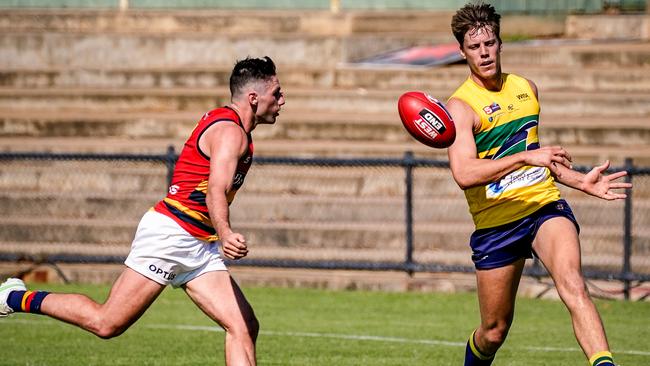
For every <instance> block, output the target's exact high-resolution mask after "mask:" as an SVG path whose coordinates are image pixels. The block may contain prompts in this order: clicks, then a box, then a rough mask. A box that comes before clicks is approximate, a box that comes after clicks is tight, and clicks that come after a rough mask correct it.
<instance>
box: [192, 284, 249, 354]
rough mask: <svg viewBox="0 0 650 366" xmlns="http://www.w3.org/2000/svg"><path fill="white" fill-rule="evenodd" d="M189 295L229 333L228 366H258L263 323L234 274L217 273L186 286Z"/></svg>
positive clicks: (227, 346)
mask: <svg viewBox="0 0 650 366" xmlns="http://www.w3.org/2000/svg"><path fill="white" fill-rule="evenodd" d="M185 292H187V294H188V295H189V296H190V298H192V301H194V303H196V304H197V305H198V307H199V308H201V310H203V312H204V313H205V314H207V315H208V316H209V317H210V318H212V319H213V320H214V321H216V322H217V323H218V324H219V325H221V327H223V329H224V330H225V331H226V342H225V343H226V345H225V353H226V365H228V366H240V365H242V366H244V365H245V366H252V365H255V364H256V357H255V341H256V340H257V334H258V332H259V323H258V322H257V318H255V314H254V313H253V308H252V307H251V305H250V304H249V303H248V301H247V300H246V297H244V294H243V293H242V291H241V289H240V288H239V286H238V285H237V284H236V283H235V281H234V280H233V279H232V277H230V273H228V272H227V271H214V272H208V273H205V274H202V275H200V276H199V277H196V278H195V279H193V280H191V281H190V282H188V283H187V284H186V285H185Z"/></svg>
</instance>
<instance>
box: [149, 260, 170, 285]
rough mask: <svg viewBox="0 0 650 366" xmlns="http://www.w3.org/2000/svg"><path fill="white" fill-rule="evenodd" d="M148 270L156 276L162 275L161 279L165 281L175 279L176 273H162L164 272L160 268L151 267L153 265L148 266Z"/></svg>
mask: <svg viewBox="0 0 650 366" xmlns="http://www.w3.org/2000/svg"><path fill="white" fill-rule="evenodd" d="M149 270H150V271H151V272H153V273H155V274H157V275H162V278H164V279H166V280H169V281H171V280H173V279H174V278H176V273H174V272H168V271H164V270H162V269H161V268H158V267H156V266H155V265H153V264H150V265H149Z"/></svg>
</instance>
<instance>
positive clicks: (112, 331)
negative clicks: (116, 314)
mask: <svg viewBox="0 0 650 366" xmlns="http://www.w3.org/2000/svg"><path fill="white" fill-rule="evenodd" d="M127 328H128V326H127V325H124V324H120V323H117V322H115V321H110V320H105V319H102V320H99V321H97V322H95V323H94V324H93V326H92V327H91V328H90V331H91V332H92V333H93V334H95V335H96V336H97V337H99V338H102V339H111V338H114V337H117V336H119V335H120V334H122V333H124V332H125V331H126V329H127Z"/></svg>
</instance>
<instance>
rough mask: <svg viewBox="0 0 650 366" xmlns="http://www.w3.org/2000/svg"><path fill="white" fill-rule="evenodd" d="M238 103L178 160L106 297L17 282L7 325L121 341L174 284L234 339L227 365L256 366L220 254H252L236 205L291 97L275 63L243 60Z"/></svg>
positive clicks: (0, 310) (242, 309)
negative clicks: (264, 137)
mask: <svg viewBox="0 0 650 366" xmlns="http://www.w3.org/2000/svg"><path fill="white" fill-rule="evenodd" d="M230 91H231V104H230V105H228V106H226V107H223V108H217V109H214V110H211V111H209V112H207V113H206V114H204V115H203V117H202V118H201V120H200V121H199V122H198V124H197V125H196V127H195V128H194V130H193V132H192V134H191V135H190V137H189V139H188V140H187V142H186V143H185V146H184V148H183V151H182V152H181V154H180V157H179V159H178V162H177V164H176V168H175V170H174V175H173V178H172V182H171V185H170V187H169V192H168V194H167V196H166V197H165V198H164V199H163V200H162V201H160V202H159V203H158V204H156V205H155V207H154V208H152V209H151V210H150V211H149V212H147V213H146V214H145V215H144V216H143V217H142V220H141V221H140V224H139V226H138V229H137V231H136V234H135V238H134V240H133V244H132V246H131V252H130V253H129V256H128V258H127V259H126V262H125V264H126V268H125V269H124V271H123V272H122V274H121V275H120V276H119V278H118V279H117V280H116V282H115V284H114V285H113V287H112V289H111V291H110V294H109V296H108V299H107V300H106V302H104V303H103V304H99V303H97V302H95V301H93V300H91V299H90V298H88V297H87V296H85V295H81V294H60V293H48V292H44V291H27V290H26V289H25V286H24V284H23V282H22V281H21V280H19V279H15V278H11V279H9V280H7V281H6V282H5V283H3V284H2V285H1V286H0V317H2V316H7V315H9V314H10V313H13V312H32V313H37V314H45V315H48V316H50V317H52V318H55V319H59V320H62V321H64V322H67V323H70V324H74V325H77V326H79V327H81V328H83V329H85V330H87V331H89V332H91V333H94V334H95V335H97V336H99V337H101V338H111V337H115V336H118V335H120V334H122V333H123V332H124V331H125V330H126V329H127V328H128V327H129V326H130V325H131V324H133V323H134V322H135V321H136V320H137V319H138V318H139V317H140V316H141V315H142V314H143V313H144V312H145V310H146V309H147V308H148V307H149V306H150V305H151V304H152V303H153V301H154V300H155V299H156V298H157V297H158V295H159V294H160V293H161V292H162V291H163V289H164V288H165V287H166V286H167V285H172V286H173V287H181V288H182V289H183V290H185V292H186V293H187V295H188V296H190V298H191V299H192V301H194V303H195V304H197V305H198V307H199V308H200V309H201V310H202V311H203V312H204V313H206V314H207V315H208V316H209V317H210V318H212V320H214V321H215V322H217V323H218V324H219V325H220V326H221V327H223V329H224V330H225V331H226V337H225V357H226V364H227V365H255V364H256V357H255V340H256V338H257V334H258V329H259V325H258V322H257V319H256V318H255V314H254V313H253V309H252V307H251V305H250V304H249V303H248V301H247V300H246V298H245V296H244V294H243V293H242V291H241V290H240V288H239V287H238V286H237V284H236V283H235V281H234V280H233V279H232V278H231V276H230V274H229V272H228V270H227V268H226V266H225V265H224V262H223V258H222V256H225V257H226V258H229V259H240V258H243V257H244V256H246V254H247V253H248V248H247V246H246V238H245V237H244V236H243V235H242V234H240V233H238V232H235V231H233V230H232V228H231V227H230V220H229V205H230V203H231V202H232V200H233V198H234V196H235V193H236V192H237V190H238V189H239V188H240V187H241V185H242V183H243V182H244V178H245V177H246V172H247V171H248V169H249V167H250V165H251V162H252V157H253V140H252V137H251V132H252V131H253V130H254V129H255V127H257V125H259V124H273V123H275V120H276V118H277V117H278V114H279V112H280V109H281V107H282V105H284V95H283V93H282V90H281V88H280V82H279V80H278V78H277V76H276V71H275V64H274V63H273V61H272V60H271V59H270V58H269V57H264V58H247V59H245V60H242V61H239V62H237V64H236V65H235V67H234V69H233V71H232V74H231V76H230Z"/></svg>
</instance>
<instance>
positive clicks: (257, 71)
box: [230, 56, 275, 96]
mask: <svg viewBox="0 0 650 366" xmlns="http://www.w3.org/2000/svg"><path fill="white" fill-rule="evenodd" d="M274 75H275V64H274V63H273V60H271V58H270V57H268V56H264V57H263V58H250V57H247V58H246V59H244V60H240V61H237V63H236V64H235V67H234V68H233V70H232V74H230V93H231V95H232V96H236V95H238V94H239V93H240V92H241V91H242V88H243V87H244V86H246V84H248V83H249V82H251V81H257V80H265V81H266V80H269V79H270V78H271V77H272V76H274Z"/></svg>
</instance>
